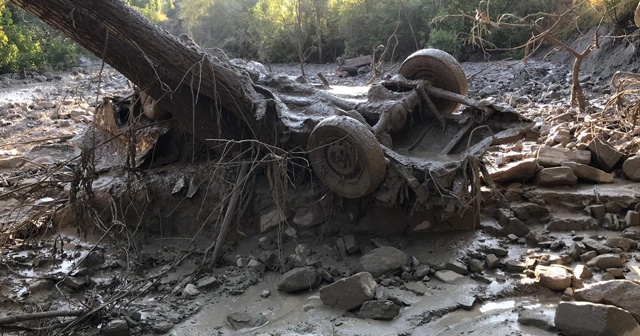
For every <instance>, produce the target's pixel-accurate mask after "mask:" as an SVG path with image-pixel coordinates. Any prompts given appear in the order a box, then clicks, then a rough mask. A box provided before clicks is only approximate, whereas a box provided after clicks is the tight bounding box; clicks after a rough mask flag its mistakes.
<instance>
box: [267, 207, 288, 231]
mask: <svg viewBox="0 0 640 336" xmlns="http://www.w3.org/2000/svg"><path fill="white" fill-rule="evenodd" d="M286 219H287V216H286V215H285V214H284V212H282V210H280V209H274V210H271V211H269V212H267V213H266V214H264V215H262V216H260V232H265V231H269V230H271V229H272V228H274V227H276V226H278V225H280V223H282V222H284V221H285V220H286Z"/></svg>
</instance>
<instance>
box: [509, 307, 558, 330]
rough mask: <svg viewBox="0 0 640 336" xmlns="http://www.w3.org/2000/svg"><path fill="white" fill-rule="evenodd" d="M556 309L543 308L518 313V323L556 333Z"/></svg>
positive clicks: (528, 309)
mask: <svg viewBox="0 0 640 336" xmlns="http://www.w3.org/2000/svg"><path fill="white" fill-rule="evenodd" d="M554 317H555V309H553V308H549V307H545V306H541V307H536V308H527V309H524V310H521V311H519V312H518V323H520V324H522V325H525V326H530V327H535V328H538V329H542V330H547V331H554V330H555V328H556V325H555V323H554V321H553V319H554Z"/></svg>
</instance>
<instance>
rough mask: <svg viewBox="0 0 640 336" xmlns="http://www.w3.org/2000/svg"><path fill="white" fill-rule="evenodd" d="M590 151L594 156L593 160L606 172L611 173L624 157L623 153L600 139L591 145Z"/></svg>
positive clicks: (593, 141)
mask: <svg viewBox="0 0 640 336" xmlns="http://www.w3.org/2000/svg"><path fill="white" fill-rule="evenodd" d="M589 150H590V151H591V153H592V154H593V160H594V161H595V162H597V163H598V165H599V166H600V167H601V168H602V170H604V171H606V172H611V171H612V170H613V168H614V167H615V166H616V164H618V162H619V161H620V159H622V157H623V156H624V154H623V153H620V152H619V151H617V150H616V149H615V148H613V146H612V145H610V144H609V143H608V142H605V141H603V140H602V139H601V138H600V137H597V138H595V139H593V140H592V141H591V142H590V143H589Z"/></svg>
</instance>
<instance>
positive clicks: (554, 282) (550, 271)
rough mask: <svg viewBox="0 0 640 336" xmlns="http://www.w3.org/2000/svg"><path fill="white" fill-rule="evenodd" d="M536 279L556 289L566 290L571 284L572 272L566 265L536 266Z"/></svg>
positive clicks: (543, 284)
mask: <svg viewBox="0 0 640 336" xmlns="http://www.w3.org/2000/svg"><path fill="white" fill-rule="evenodd" d="M535 276H536V280H538V282H539V283H540V284H541V285H542V286H544V287H547V288H549V289H551V290H554V291H560V292H562V291H564V290H565V289H566V288H567V287H570V286H571V273H569V272H568V271H567V270H566V269H565V268H564V267H555V266H541V265H538V266H536V269H535Z"/></svg>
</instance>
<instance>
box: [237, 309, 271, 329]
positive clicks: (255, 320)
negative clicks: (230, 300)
mask: <svg viewBox="0 0 640 336" xmlns="http://www.w3.org/2000/svg"><path fill="white" fill-rule="evenodd" d="M227 323H229V325H230V326H231V327H232V328H233V329H234V330H240V329H246V328H255V327H259V326H261V325H263V324H265V323H267V318H266V317H265V316H264V315H262V313H256V314H251V313H247V312H234V313H231V314H229V315H227Z"/></svg>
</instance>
